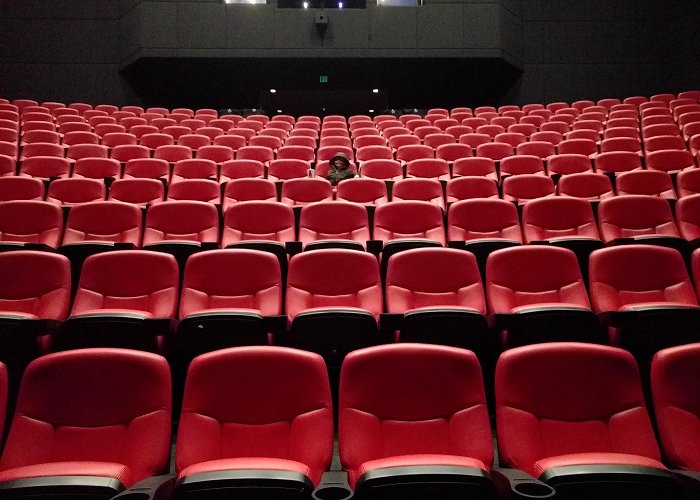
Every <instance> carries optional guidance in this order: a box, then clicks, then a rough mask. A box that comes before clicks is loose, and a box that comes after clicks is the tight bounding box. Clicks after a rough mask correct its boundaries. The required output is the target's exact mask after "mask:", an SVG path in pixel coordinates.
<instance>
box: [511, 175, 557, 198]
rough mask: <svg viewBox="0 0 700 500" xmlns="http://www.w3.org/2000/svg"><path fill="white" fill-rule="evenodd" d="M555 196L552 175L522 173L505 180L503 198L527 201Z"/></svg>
mask: <svg viewBox="0 0 700 500" xmlns="http://www.w3.org/2000/svg"><path fill="white" fill-rule="evenodd" d="M545 196H554V182H553V181H552V179H551V177H547V176H544V175H537V174H521V175H512V176H510V177H506V178H505V179H504V180H503V199H504V200H507V201H516V202H518V203H521V204H522V203H525V202H527V201H529V200H534V199H537V198H544V197H545Z"/></svg>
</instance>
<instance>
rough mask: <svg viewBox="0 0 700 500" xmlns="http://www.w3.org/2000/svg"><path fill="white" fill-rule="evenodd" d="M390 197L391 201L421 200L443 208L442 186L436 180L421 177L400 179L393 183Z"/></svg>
mask: <svg viewBox="0 0 700 500" xmlns="http://www.w3.org/2000/svg"><path fill="white" fill-rule="evenodd" d="M391 196H392V200H393V201H399V200H422V201H428V202H430V203H434V204H435V205H437V206H439V207H440V208H444V207H445V200H444V198H443V192H442V184H440V181H438V180H437V179H425V178H421V177H412V178H408V179H401V180H399V181H396V182H395V183H394V186H393V188H392V191H391Z"/></svg>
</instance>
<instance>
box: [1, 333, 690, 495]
mask: <svg viewBox="0 0 700 500" xmlns="http://www.w3.org/2000/svg"><path fill="white" fill-rule="evenodd" d="M698 373H700V344H693V345H688V346H684V347H680V348H673V349H668V350H664V351H662V352H659V353H658V354H657V355H656V356H655V357H654V360H653V365H652V371H651V376H650V381H651V387H652V395H653V410H654V411H653V414H654V416H655V421H656V425H657V426H658V428H659V431H660V433H659V441H658V442H657V439H656V437H655V435H654V431H653V427H652V419H651V416H650V413H651V412H650V411H649V410H648V409H647V404H646V403H645V399H644V395H643V391H642V380H641V378H640V375H639V371H638V368H637V365H636V363H635V360H634V359H633V358H632V356H630V355H629V353H627V352H625V351H623V350H620V349H616V348H611V347H604V346H594V345H586V344H576V343H552V344H546V345H538V346H529V347H522V348H517V349H512V350H509V351H507V352H506V353H504V354H503V355H502V356H501V357H500V359H499V360H498V365H497V368H496V386H495V389H496V391H495V393H496V399H495V401H496V426H495V427H496V435H497V447H498V461H497V463H496V464H494V450H493V447H494V443H493V437H492V432H493V431H492V428H491V425H490V422H489V417H488V411H487V408H486V397H485V391H484V382H483V380H482V376H481V369H480V366H479V361H478V360H477V358H476V357H475V356H474V354H473V353H472V352H469V351H467V350H462V349H455V348H449V347H442V346H427V345H419V344H405V345H395V346H382V347H372V348H367V349H363V350H359V351H356V352H353V353H351V354H350V355H348V357H347V358H346V360H345V361H344V363H343V366H342V371H341V375H340V388H339V409H338V416H337V420H338V446H339V452H340V462H341V464H340V465H341V466H342V469H343V472H335V473H328V472H326V471H328V470H329V468H330V465H331V458H332V451H333V422H334V416H333V409H332V408H333V404H332V400H331V391H330V389H329V378H328V375H327V371H326V366H325V365H324V363H323V359H322V358H321V357H319V356H317V355H314V354H311V353H305V352H301V351H296V350H292V349H286V348H280V347H247V348H234V349H226V350H221V351H217V352H212V353H209V354H206V355H203V356H200V357H198V358H197V359H195V360H194V361H193V363H192V364H191V366H190V367H189V370H188V374H187V380H186V384H185V388H184V402H183V406H182V415H181V418H180V422H179V426H178V429H177V446H176V449H175V455H174V458H175V474H173V475H162V476H158V475H159V474H164V473H167V470H168V464H169V457H170V433H171V425H170V423H171V418H172V417H171V414H172V398H171V379H170V372H169V370H168V365H167V363H166V362H165V360H164V359H163V358H161V357H159V356H157V355H154V354H148V353H140V352H136V351H129V350H119V349H87V350H79V351H69V352H64V353H59V354H52V355H48V356H45V357H42V358H40V359H38V360H36V361H34V362H33V363H32V364H31V365H30V366H29V368H28V369H27V370H26V373H25V374H24V376H23V379H22V386H21V390H20V394H19V398H18V401H17V408H16V410H15V413H14V416H13V418H12V426H11V430H10V434H9V437H8V439H7V443H6V445H5V448H4V452H3V456H2V460H1V461H0V491H2V492H3V494H6V495H8V496H10V495H11V496H17V495H19V496H22V495H25V497H27V496H31V495H41V496H42V498H66V497H67V496H70V497H73V496H81V497H83V495H89V498H93V499H96V500H97V499H99V500H106V499H109V498H112V497H114V498H115V499H116V498H121V499H132V500H135V499H143V498H162V499H168V498H173V499H175V498H177V499H190V498H191V499H195V498H196V499H213V498H228V497H229V496H230V495H236V496H238V495H240V493H241V492H245V493H246V494H248V495H252V496H251V498H253V497H254V498H307V497H308V496H309V495H310V494H311V492H312V491H313V490H315V495H314V497H315V498H347V497H349V496H350V493H351V492H354V493H355V494H356V495H357V496H358V497H359V498H399V497H400V498H407V499H419V498H425V495H431V496H436V497H439V498H456V497H458V496H464V495H469V497H470V498H477V499H484V500H485V499H493V498H504V499H505V498H530V499H532V498H549V497H552V496H553V495H554V494H555V492H556V494H557V495H558V496H562V497H566V498H580V499H594V498H620V497H629V498H654V499H663V500H681V499H686V498H687V499H690V498H697V494H698V491H699V490H700V454H698V446H697V431H698V423H697V422H698V417H700V414H699V413H698V410H697V407H698V403H699V402H700V401H698V395H697V391H696V390H695V389H696V387H697V386H696V385H694V383H695V382H697V379H698ZM0 374H2V377H0V381H2V384H3V389H4V391H3V394H2V402H3V412H2V420H3V421H4V417H5V412H4V408H5V406H4V402H5V400H6V394H5V393H4V392H5V390H6V389H5V387H6V384H7V375H6V374H5V371H4V370H0ZM86 381H89V383H86ZM86 401H89V402H90V409H89V411H86V408H85V402H86ZM46 428H49V429H51V430H52V432H44V430H45V429H46ZM27 443H31V444H32V447H31V452H28V451H27V448H26V446H27ZM659 443H660V445H661V449H662V450H663V457H664V462H665V463H664V462H662V453H661V450H660V447H659ZM676 469H677V470H676ZM125 490H126V491H125ZM120 493H121V494H120ZM61 495H63V496H61ZM115 495H117V496H115ZM377 495H379V497H378V496H377ZM387 495H389V496H388V497H387ZM246 498H248V497H247V496H246Z"/></svg>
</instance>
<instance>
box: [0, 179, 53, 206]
mask: <svg viewBox="0 0 700 500" xmlns="http://www.w3.org/2000/svg"><path fill="white" fill-rule="evenodd" d="M43 199H44V183H43V182H41V180H40V179H33V178H30V177H15V176H8V177H0V202H3V201H11V200H38V201H41V200H43Z"/></svg>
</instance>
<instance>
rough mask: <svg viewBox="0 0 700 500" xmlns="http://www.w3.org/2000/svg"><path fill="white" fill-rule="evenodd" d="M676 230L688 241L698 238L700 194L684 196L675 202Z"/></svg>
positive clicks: (699, 230) (699, 235)
mask: <svg viewBox="0 0 700 500" xmlns="http://www.w3.org/2000/svg"><path fill="white" fill-rule="evenodd" d="M676 223H677V224H678V232H679V233H680V235H681V236H682V237H683V238H685V239H686V240H688V241H694V240H696V239H698V238H700V194H695V195H692V196H685V197H684V198H681V199H680V200H678V202H677V203H676Z"/></svg>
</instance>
